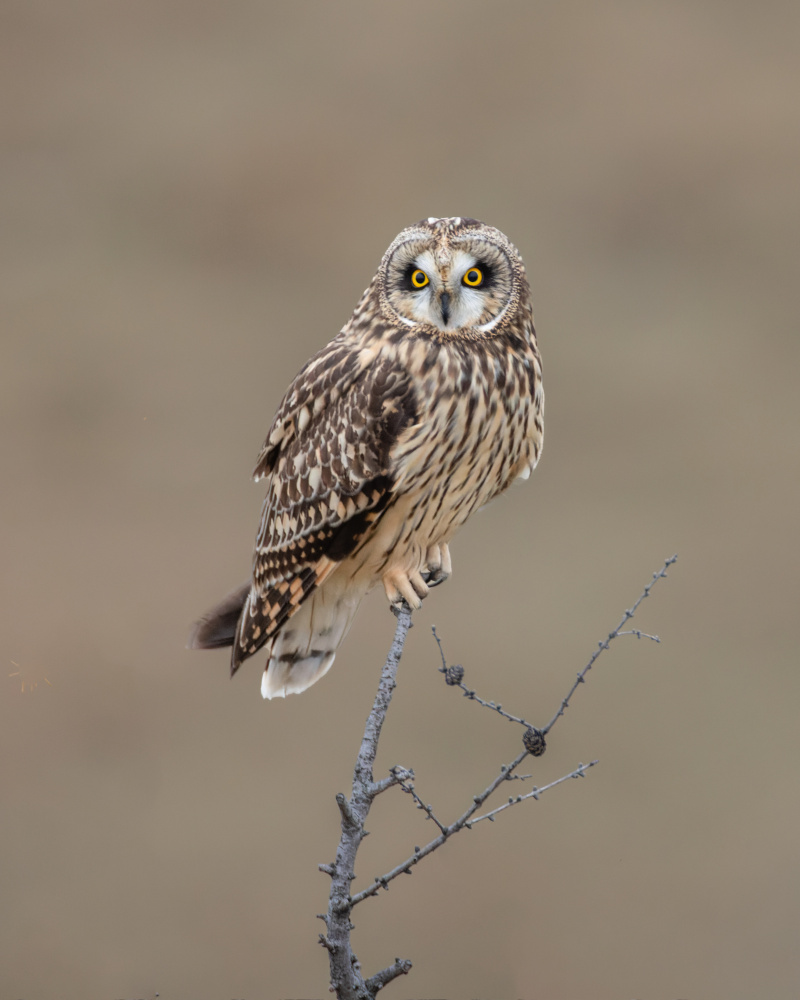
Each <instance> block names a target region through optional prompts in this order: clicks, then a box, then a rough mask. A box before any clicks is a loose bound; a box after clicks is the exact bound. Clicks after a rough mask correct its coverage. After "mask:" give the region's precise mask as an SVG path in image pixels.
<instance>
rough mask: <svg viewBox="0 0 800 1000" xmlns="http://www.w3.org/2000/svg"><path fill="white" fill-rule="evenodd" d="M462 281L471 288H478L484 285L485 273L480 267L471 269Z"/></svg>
mask: <svg viewBox="0 0 800 1000" xmlns="http://www.w3.org/2000/svg"><path fill="white" fill-rule="evenodd" d="M461 280H462V281H463V282H464V284H465V285H469V287H470V288H477V287H478V286H479V285H482V284H483V271H481V269H480V268H479V267H471V268H470V269H469V271H467V273H466V274H465V275H464V277H463V278H462V279H461Z"/></svg>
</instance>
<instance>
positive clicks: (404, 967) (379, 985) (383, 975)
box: [365, 958, 411, 996]
mask: <svg viewBox="0 0 800 1000" xmlns="http://www.w3.org/2000/svg"><path fill="white" fill-rule="evenodd" d="M410 971H411V962H409V960H408V959H407V958H396V959H395V960H394V965H390V966H389V967H388V968H387V969H383V970H382V971H381V972H377V973H376V974H375V975H374V976H371V977H370V978H369V979H368V980H367V981H366V983H365V986H366V987H367V989H368V990H369V991H370V993H371V994H372V996H375V994H376V993H377V992H378V990H382V989H383V987H384V986H386V984H387V983H390V982H391V981H392V980H393V979H397V977H398V976H407V975H408V974H409V972H410Z"/></svg>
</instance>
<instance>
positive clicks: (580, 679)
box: [542, 555, 678, 736]
mask: <svg viewBox="0 0 800 1000" xmlns="http://www.w3.org/2000/svg"><path fill="white" fill-rule="evenodd" d="M677 559H678V557H677V555H674V556H670V558H669V559H666V560H665V561H664V565H663V566H662V567H661V569H660V570H658V572H657V573H653V579H652V580H651V581H650V583H648V584H647V586H646V587H645V588H644V590H643V591H642V592H641V594H639V596H638V597H637V599H636V601H635V603H634V605H633V607H631V608H628V610H627V611H626V612H625V614H624V615H623V616H622V621H621V622H620V623H619V625H617V627H616V628H615V629H614V630H613V631H611V632H609V633H608V637H607V638H606V639H604V640H603V641H602V642H599V643H598V644H597V649H596V650H595V651H594V652H593V653H592V655H591V657H590V658H589V662H588V663H587V664H586V666H585V667H584V668H583V670H581V672H580V673H579V674H578V676H577V677H576V678H575V683H574V684H573V685H572V687H571V688H570V689H569V692H568V693H567V696H566V698H564V699H563V700H562V702H561V704H560V705H559V708H558V711H557V712H556V714H555V715H554V716H553V718H552V719H551V720H550V721H549V722H548V723H547V725H546V726H545V727H544V728H543V729H542V732H543V733H544V734H545V736H546V735H547V734H548V733H549V732H550V730H551V729H552V728H553V726H554V725H555V724H556V722H558V720H559V719H560V718H561V716H562V715H563V714H564V712H565V711H566V710H567V708H569V703H570V699H571V698H572V696H573V695H574V694H575V692H576V691H577V690H578V687H579V686H580V685H581V684H583V683H584V681H585V679H586V675H587V674H588V673H589V671H590V670H591V669H592V667H593V666H594V665H595V661H596V660H597V658H598V656H599V655H600V654H601V653H602V652H603V651H604V650H606V649H608V647H609V646H610V645H611V643H612V642H613V641H614V639H616V638H618V637H619V636H621V635H628V634H633V635H635V636H636V637H637V638H639V639H642V638H645V639H652V640H653V641H654V642H661V640H660V639H659V638H658V636H654V635H647V633H645V632H638V631H636V630H633V629H632V630H630V632H623V631H622V627H623V626H624V625H625V624H627V622H629V621H630V620H631V618H633V616H634V615H635V614H636V611H637V609H638V607H639V605H640V604H641V603H642V601H643V600H644V599H645V597H649V596H650V591H651V590H652V589H653V587H654V586H655V585H656V583H657V582H658V581H659V580H660V579H662V577H665V576H666V575H667V570H668V569H669V567H670V566H671V565H672V564H673V563H674V562H676V561H677Z"/></svg>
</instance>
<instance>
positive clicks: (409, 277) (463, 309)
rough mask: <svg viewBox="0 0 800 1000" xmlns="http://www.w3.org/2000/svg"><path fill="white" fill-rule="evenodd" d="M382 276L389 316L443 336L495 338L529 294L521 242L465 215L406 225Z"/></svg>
mask: <svg viewBox="0 0 800 1000" xmlns="http://www.w3.org/2000/svg"><path fill="white" fill-rule="evenodd" d="M378 280H379V284H380V299H381V311H382V312H383V313H384V316H385V317H386V318H387V319H389V320H390V321H392V322H394V323H397V322H398V320H399V321H400V322H401V323H403V324H405V325H406V326H409V327H416V328H418V329H419V331H420V332H428V333H433V334H438V335H439V336H442V335H445V336H447V335H458V334H464V333H469V334H471V335H472V336H476V335H477V336H491V335H492V334H493V333H494V332H496V331H497V330H498V329H499V328H501V327H503V326H505V325H506V324H507V323H509V322H511V320H512V319H513V318H514V315H515V313H516V312H517V310H518V307H519V304H520V300H521V299H524V300H526V301H527V298H528V296H529V290H528V283H527V279H526V277H525V266H524V265H523V263H522V259H521V258H520V255H519V253H518V252H517V249H516V248H515V247H514V245H513V244H512V243H511V242H510V241H509V240H508V239H507V238H506V237H505V236H504V235H503V234H502V233H501V232H500V231H499V230H498V229H493V228H492V227H491V226H486V225H484V224H483V223H482V222H478V221H477V220H476V219H463V218H460V217H456V218H452V219H434V218H431V219H424V220H423V221H422V222H419V223H417V224H416V225H415V226H409V228H408V229H404V230H403V231H402V232H401V233H400V234H399V236H398V237H397V238H396V239H395V240H394V242H393V243H392V245H391V246H390V247H389V249H388V250H387V251H386V254H385V255H384V258H383V261H382V262H381V267H380V269H379V271H378Z"/></svg>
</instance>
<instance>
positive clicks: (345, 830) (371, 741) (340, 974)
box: [319, 556, 677, 1000]
mask: <svg viewBox="0 0 800 1000" xmlns="http://www.w3.org/2000/svg"><path fill="white" fill-rule="evenodd" d="M676 559H677V556H673V557H672V558H670V559H667V560H666V561H665V563H664V565H663V566H662V567H661V569H660V570H659V571H658V572H657V573H654V574H653V579H652V580H651V582H650V583H649V584H648V585H647V586H646V587H645V588H644V590H643V592H642V593H641V594H640V595H639V597H638V598H637V600H636V602H635V603H634V604H633V606H632V607H631V608H629V609H628V610H626V611H625V614H624V615H623V618H622V620H621V621H620V623H619V625H617V627H616V628H615V629H614V630H613V631H612V632H610V633H609V634H608V636H607V638H606V639H604V640H603V641H602V642H600V643H599V644H598V648H597V650H595V652H594V653H593V654H592V656H591V658H590V659H589V662H588V663H587V664H586V666H585V667H584V668H583V670H581V672H580V673H579V674H578V675H577V678H576V680H575V682H574V683H573V685H572V687H571V688H570V690H569V691H568V693H567V695H566V697H565V698H564V699H562V701H561V704H560V706H559V709H558V711H557V712H556V714H555V715H554V716H553V718H552V719H551V720H550V722H549V723H548V724H547V726H546V727H545V728H544V729H537V728H535V727H534V726H532V725H531V724H530V723H529V722H527V721H526V720H525V719H523V718H520V717H518V716H515V715H512V714H511V713H509V712H507V711H505V710H504V709H503V707H502V706H501V705H498V704H496V703H495V702H493V701H487V700H485V699H483V698H480V697H479V696H478V695H477V694H476V693H475V691H474V690H472V689H470V688H468V687H466V686H465V685H464V683H463V678H464V668H463V667H462V666H460V665H458V664H456V665H453V666H449V667H448V665H447V661H446V659H445V655H444V649H443V647H442V642H441V640H440V638H439V636H438V634H437V632H436V629H435V628H434V629H433V635H434V638H435V640H436V643H437V645H438V647H439V654H440V656H441V659H442V666H441V667H440V668H439V669H440V672H441V673H443V674H444V676H445V681H446V683H447V684H448V685H449V686H451V687H459V688H460V689H461V691H462V692H463V694H464V696H465V697H466V698H468V699H469V700H470V701H475V702H477V703H478V704H479V705H481V706H483V707H484V708H488V709H490V710H491V711H493V712H495V713H497V714H498V715H501V716H503V718H505V719H507V720H508V721H509V722H514V723H517V724H518V725H522V726H524V727H525V732H524V734H523V736H522V744H523V748H524V749H523V750H522V752H521V753H520V754H519V755H518V756H517V757H515V758H514V760H513V761H511V763H510V764H505V765H502V766H501V767H500V771H499V773H498V774H497V775H495V777H494V778H493V779H492V780H491V781H490V782H489V784H488V785H487V786H486V788H484V789H483V791H481V792H479V793H478V794H477V795H474V796H473V797H472V802H471V803H470V805H469V806H468V807H467V809H466V810H465V811H464V812H463V813H462V815H461V816H459V817H458V818H457V819H456V820H455V821H454V822H453V823H451V824H449V825H446V824H445V823H443V822H442V821H441V820H440V819H438V817H437V816H436V815H435V813H434V811H433V807H432V806H431V805H430V804H428V803H425V802H424V801H423V800H422V799H421V798H420V796H419V795H418V794H417V791H416V788H415V785H414V780H415V778H414V772H413V771H412V770H410V769H408V768H404V767H400V766H396V767H393V768H392V769H391V770H390V772H389V775H388V776H387V777H385V778H381V779H380V780H379V781H375V780H374V779H373V774H372V769H373V766H374V762H375V756H376V753H377V747H378V739H379V737H380V733H381V727H382V725H383V722H384V719H385V717H386V712H387V710H388V707H389V703H390V701H391V697H392V692H393V690H394V687H395V683H396V681H395V678H396V673H397V667H398V663H399V661H400V657H401V655H402V652H403V646H404V644H405V640H406V636H407V634H408V630H409V629H410V628H411V612H410V610H409V608H408V606H407V605H405V604H404V605H402V606H401V607H400V609H399V610H397V611H396V612H395V613H396V614H397V627H396V629H395V635H394V640H393V642H392V647H391V649H390V650H389V654H388V656H387V658H386V662H385V664H384V666H383V670H382V672H381V678H380V682H379V685H378V691H377V693H376V696H375V702H374V704H373V708H372V711H371V712H370V715H369V717H368V719H367V722H366V726H365V728H364V736H363V739H362V742H361V748H360V750H359V753H358V758H357V761H356V766H355V771H354V774H353V789H352V793H351V796H350V798H349V799H348V798H347V797H346V796H345V795H343V794H342V793H341V792H340V793H339V794H338V795H337V796H336V802H337V805H338V807H339V811H340V813H341V828H342V833H341V838H340V841H339V847H338V850H337V853H336V861H335V863H334V864H332V865H322V864H321V865H319V869H320V871H323V872H325V874H327V875H329V876H330V877H331V891H330V902H329V907H328V912H327V914H319V916H320V918H321V919H323V920H324V922H325V924H326V927H327V934H320V938H319V940H320V943H321V944H323V945H324V947H325V948H326V950H327V951H328V954H329V958H330V968H331V989H332V990H334V991H335V992H336V995H337V997H338V998H339V1000H374V997H375V995H376V994H377V992H378V991H379V990H381V989H382V988H383V987H384V986H386V985H387V984H388V983H390V982H391V981H392V980H394V979H396V978H397V977H398V976H401V975H405V974H407V973H408V972H409V970H410V969H411V962H410V961H408V960H407V959H399V958H398V959H396V960H395V962H394V964H393V965H390V966H388V967H387V968H385V969H383V970H382V971H381V972H378V973H376V974H375V975H374V976H372V977H371V978H370V979H367V980H364V979H363V978H362V975H361V966H360V964H359V962H358V960H357V959H356V957H355V955H354V953H353V951H352V948H351V945H350V931H351V930H352V929H353V924H352V923H351V922H350V916H351V914H352V911H353V907H355V906H356V905H357V904H358V903H360V902H362V901H363V900H365V899H367V898H369V897H371V896H375V895H377V893H378V892H380V890H381V889H387V890H388V888H389V883H390V882H391V881H393V879H395V878H397V877H398V876H399V875H404V874H407V875H410V874H411V872H412V869H413V868H414V866H415V865H417V864H419V862H420V861H421V860H422V859H423V858H425V857H428V856H429V855H430V854H432V853H433V852H434V851H436V850H438V848H440V847H441V846H442V845H443V844H444V843H445V842H446V841H447V840H449V839H450V838H451V837H452V836H454V835H455V834H456V833H459V832H460V831H461V830H471V829H472V827H473V826H474V825H475V824H476V823H480V822H481V821H482V820H485V819H488V820H489V821H490V822H494V819H495V817H496V816H497V815H498V814H500V813H501V812H504V811H505V810H506V809H509V808H511V806H514V805H518V804H519V803H520V802H525V801H527V800H528V799H534V800H538V799H539V797H540V795H542V793H544V792H546V791H548V790H549V789H551V788H555V787H556V785H561V784H563V783H564V782H565V781H567V780H568V779H570V778H582V777H584V776H585V774H586V773H587V772H588V771H589V769H590V768H592V767H594V766H595V765H596V764H597V761H596V760H593V761H591V762H590V763H588V764H579V765H578V766H577V767H576V768H575V770H574V771H571V772H570V773H569V774H565V775H563V776H562V777H560V778H557V779H556V780H555V781H551V782H549V783H548V784H546V785H543V786H541V787H537V786H534V787H533V788H532V789H531V790H530V791H529V792H525V793H522V794H519V795H513V796H509V798H508V800H507V801H506V802H504V803H503V804H501V805H499V806H496V807H495V808H494V809H490V810H488V811H487V812H484V813H481V814H480V815H477V816H476V813H478V812H479V811H480V809H481V807H482V806H483V805H484V803H485V802H486V800H487V799H488V798H489V797H490V796H491V795H492V794H493V793H494V792H495V791H496V790H497V789H498V788H499V787H500V785H502V784H503V782H505V781H514V780H528V779H530V778H532V777H533V775H531V774H526V775H519V774H516V773H515V771H516V770H517V768H518V767H519V766H520V764H521V763H522V762H523V761H524V760H525V759H526V757H528V756H529V755H532V756H534V757H539V756H541V754H543V753H544V751H545V745H546V744H545V736H546V734H547V733H549V731H550V730H551V729H552V728H553V726H554V725H555V723H556V722H557V721H558V719H559V718H560V717H561V716H562V715H563V714H564V712H565V710H566V709H567V708H568V706H569V704H570V700H571V698H572V696H573V695H574V693H575V691H576V690H577V688H578V685H579V684H582V683H584V680H585V677H586V675H587V673H588V672H589V670H591V668H592V667H593V666H594V663H595V661H596V660H597V658H598V657H599V656H600V654H601V653H602V652H603V650H605V649H608V648H609V645H610V643H611V642H612V641H613V640H614V639H616V638H618V637H619V636H622V635H633V636H636V638H638V639H650V640H652V641H653V642H660V639H659V638H658V636H655V635H650V634H649V633H647V632H642V631H640V630H638V629H624V628H623V626H624V625H626V624H627V622H629V621H630V620H631V618H633V616H634V615H635V614H636V611H637V609H638V608H639V605H640V604H641V603H642V601H643V600H644V599H645V597H648V596H649V594H650V590H651V589H652V587H653V586H654V585H655V583H656V581H657V580H659V579H661V578H662V577H664V576H666V575H667V569H668V568H669V567H670V566H671V565H672V564H673V563H674V562H675V560H676ZM395 785H399V786H400V788H401V789H402V791H404V792H405V793H406V794H408V795H410V796H411V798H412V800H413V801H414V803H415V805H416V807H417V809H419V810H421V811H422V812H424V813H425V817H426V819H430V820H432V821H433V822H434V823H435V825H436V826H437V827H438V828H439V835H438V836H437V837H435V838H434V839H433V840H431V841H430V842H429V843H428V844H426V845H425V846H424V847H415V848H414V852H413V854H411V855H410V856H409V857H408V858H406V859H405V861H402V862H401V863H400V864H398V865H396V866H395V867H394V868H392V869H391V870H390V871H388V872H386V873H385V874H384V875H378V876H376V877H375V878H374V879H373V881H372V883H371V884H370V885H369V886H367V887H366V888H365V889H363V890H361V891H360V892H357V893H355V894H353V895H351V894H350V884H351V883H352V882H353V880H354V879H355V874H354V866H355V858H356V853H357V851H358V847H359V845H360V843H361V841H362V840H363V838H364V837H365V836H367V831H366V830H365V829H364V822H365V820H366V817H367V815H368V813H369V810H370V806H371V804H372V802H373V800H374V799H375V798H376V797H377V796H378V795H380V794H381V793H382V792H384V791H386V790H387V789H389V788H392V787H394V786H395Z"/></svg>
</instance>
